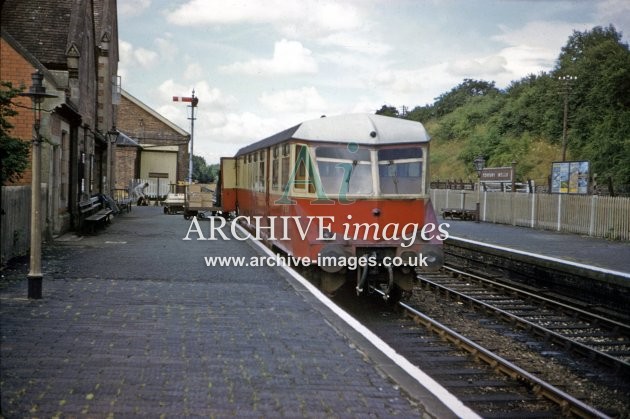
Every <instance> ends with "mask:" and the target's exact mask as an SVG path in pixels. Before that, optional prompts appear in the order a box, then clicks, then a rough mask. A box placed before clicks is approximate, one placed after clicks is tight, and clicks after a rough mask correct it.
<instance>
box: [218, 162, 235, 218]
mask: <svg viewBox="0 0 630 419" xmlns="http://www.w3.org/2000/svg"><path fill="white" fill-rule="evenodd" d="M236 179H237V177H236V159H234V158H231V157H221V207H222V211H223V212H224V213H225V212H230V211H236V206H237V199H236Z"/></svg>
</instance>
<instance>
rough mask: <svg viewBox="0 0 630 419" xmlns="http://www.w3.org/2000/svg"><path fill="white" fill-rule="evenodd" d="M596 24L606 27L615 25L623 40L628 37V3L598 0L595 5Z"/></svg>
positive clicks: (629, 25) (621, 0) (629, 26)
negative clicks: (610, 24)
mask: <svg viewBox="0 0 630 419" xmlns="http://www.w3.org/2000/svg"><path fill="white" fill-rule="evenodd" d="M596 7H597V12H596V14H597V16H596V19H597V20H598V22H597V24H598V25H601V26H608V23H612V24H613V25H615V28H616V29H617V31H621V32H623V35H624V38H625V39H626V40H628V37H629V36H630V2H628V1H627V0H600V1H598V2H597V3H596Z"/></svg>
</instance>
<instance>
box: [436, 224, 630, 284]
mask: <svg viewBox="0 0 630 419" xmlns="http://www.w3.org/2000/svg"><path fill="white" fill-rule="evenodd" d="M438 220H439V222H440V223H442V222H446V223H448V224H449V225H450V227H449V228H448V229H447V230H448V232H449V236H450V237H452V238H453V239H464V240H471V241H476V242H481V243H485V244H489V245H494V246H500V247H505V248H509V249H514V250H517V251H521V252H527V253H531V254H535V255H540V256H541V257H545V258H554V259H558V260H561V261H565V262H570V263H576V264H582V265H588V266H593V267H596V268H600V269H603V270H609V271H614V272H618V273H621V274H625V275H622V276H624V277H625V276H627V277H628V279H630V242H627V241H613V240H606V239H600V238H594V237H588V236H582V235H579V234H571V233H561V232H555V231H547V230H537V229H532V228H526V227H515V226H511V225H505V224H493V223H485V222H480V223H475V222H474V221H461V220H450V219H449V220H444V219H441V218H439V219H438Z"/></svg>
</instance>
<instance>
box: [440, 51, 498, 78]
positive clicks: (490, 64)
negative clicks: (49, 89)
mask: <svg viewBox="0 0 630 419" xmlns="http://www.w3.org/2000/svg"><path fill="white" fill-rule="evenodd" d="M506 64H507V60H506V59H505V57H502V56H500V55H493V56H490V57H483V58H476V59H469V60H457V61H453V62H451V63H449V65H448V71H449V73H451V74H453V75H455V76H459V77H475V76H477V77H478V75H482V74H483V75H485V76H486V77H487V76H493V75H498V74H501V73H505V72H506V71H507V69H506V67H505V66H506Z"/></svg>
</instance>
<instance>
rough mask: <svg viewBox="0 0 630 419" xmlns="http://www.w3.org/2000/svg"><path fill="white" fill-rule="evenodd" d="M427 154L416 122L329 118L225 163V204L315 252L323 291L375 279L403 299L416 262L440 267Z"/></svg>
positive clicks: (281, 241) (264, 232) (295, 251)
mask: <svg viewBox="0 0 630 419" xmlns="http://www.w3.org/2000/svg"><path fill="white" fill-rule="evenodd" d="M428 158H429V136H428V135H427V133H426V131H425V129H424V127H423V126H422V124H420V123H418V122H413V121H408V120H403V119H398V118H391V117H386V116H381V115H372V114H349V115H340V116H333V117H322V118H319V119H316V120H311V121H306V122H303V123H301V124H299V125H296V126H294V127H292V128H289V129H287V130H285V131H282V132H280V133H277V134H275V135H273V136H271V137H268V138H265V139H263V140H261V141H258V142H256V143H253V144H251V145H249V146H247V147H244V148H242V149H241V150H239V152H238V153H237V154H236V156H235V157H234V158H224V159H222V162H221V164H222V169H221V170H222V178H223V184H222V206H223V210H224V212H225V211H236V212H237V214H238V215H239V217H238V218H237V220H238V221H240V222H242V223H244V224H245V225H246V227H248V228H249V229H250V231H252V232H253V231H255V233H256V234H258V235H259V238H261V239H264V240H266V241H268V242H269V243H270V244H271V245H273V246H275V247H276V248H278V249H281V250H282V251H283V252H285V253H286V254H287V255H292V256H294V257H296V258H308V259H309V260H310V262H311V265H312V267H311V269H314V270H315V271H314V272H316V273H317V277H318V278H319V281H320V285H321V286H322V288H323V289H324V290H325V291H327V292H329V293H332V292H334V291H335V290H336V289H337V288H338V287H339V286H341V285H342V284H343V283H344V282H345V281H346V280H347V279H348V278H352V280H353V281H354V280H356V286H357V291H359V292H361V291H362V290H364V289H366V288H367V286H368V285H373V286H377V287H380V288H382V289H384V291H385V293H386V295H388V296H389V295H392V296H396V297H399V296H401V295H402V292H403V291H410V290H411V288H412V286H413V280H414V269H415V268H421V269H422V268H424V269H436V268H439V266H441V263H442V247H441V241H442V240H443V239H444V233H445V232H444V231H443V229H442V226H438V225H437V224H436V217H435V214H434V211H433V208H432V205H431V203H430V201H429V195H428V182H427V178H428V161H429V159H428ZM313 266H316V267H313Z"/></svg>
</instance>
